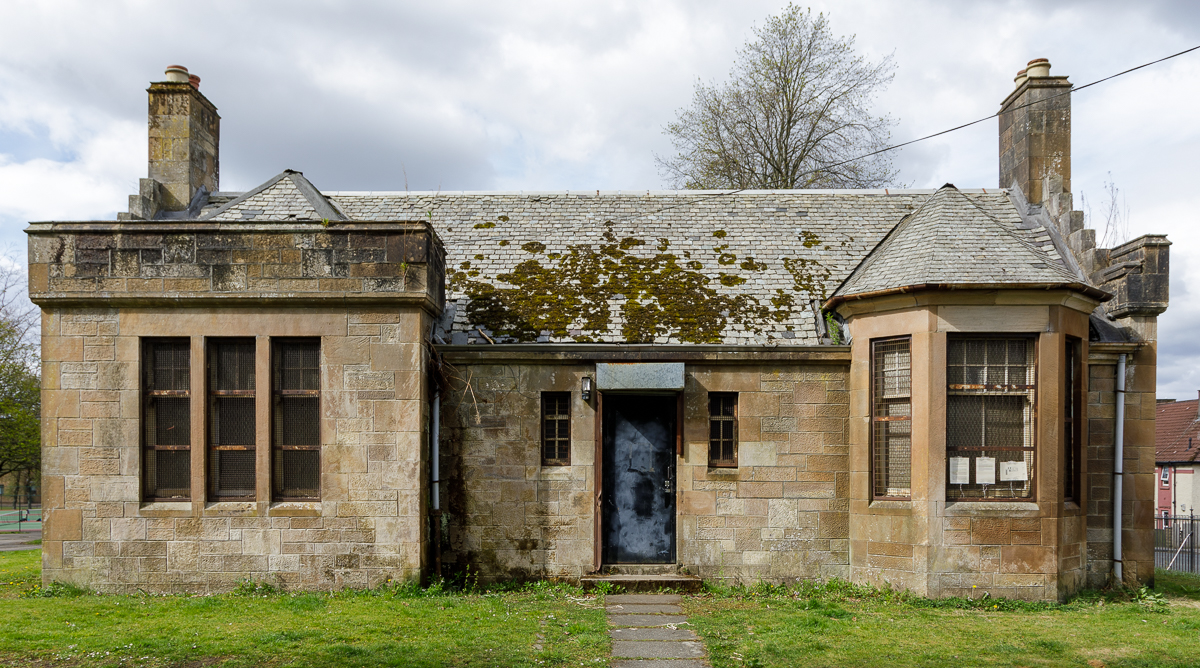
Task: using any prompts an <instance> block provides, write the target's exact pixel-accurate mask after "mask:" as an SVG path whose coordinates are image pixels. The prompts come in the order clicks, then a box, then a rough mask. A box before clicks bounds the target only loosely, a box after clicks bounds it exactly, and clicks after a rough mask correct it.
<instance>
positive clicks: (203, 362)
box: [139, 335, 325, 517]
mask: <svg viewBox="0 0 1200 668" xmlns="http://www.w3.org/2000/svg"><path fill="white" fill-rule="evenodd" d="M139 338H140V339H142V340H149V339H159V340H161V339H162V337H157V336H147V337H139ZM185 338H188V339H189V340H190V342H191V356H190V358H191V367H192V373H191V383H192V387H191V404H192V406H191V408H192V416H191V417H192V439H191V440H192V444H193V447H192V448H191V456H192V471H193V481H192V498H191V499H189V500H182V499H181V500H177V501H165V500H156V499H146V500H143V501H142V503H141V506H140V507H141V509H142V510H143V511H148V512H149V513H151V514H156V511H162V512H167V513H169V514H171V515H174V514H176V513H178V512H184V513H185V514H187V515H190V514H191V511H192V508H193V503H195V502H199V503H200V504H201V505H202V508H203V512H204V514H205V515H208V514H211V513H220V514H226V513H234V514H243V513H254V512H255V511H256V509H257V507H258V505H259V503H260V500H266V505H267V513H268V515H286V516H310V515H311V516H314V517H316V516H320V515H321V502H320V501H319V500H296V499H278V500H277V499H275V498H274V497H273V493H272V490H271V485H272V461H271V457H272V454H273V449H272V446H273V441H272V435H271V434H272V421H271V417H272V415H271V402H272V399H273V396H274V394H273V392H271V391H260V392H257V393H256V394H255V492H256V493H255V499H254V500H238V501H231V500H212V499H209V498H208V482H209V481H208V476H209V473H208V467H207V464H208V462H207V454H208V433H207V428H208V418H209V415H208V412H209V405H208V396H207V393H206V381H207V373H206V367H207V363H208V353H209V343H210V341H212V340H213V339H218V338H228V337H223V336H206V335H192V336H190V337H185ZM235 338H244V337H235ZM253 338H254V339H255V355H254V357H255V360H254V361H255V375H256V377H257V378H258V379H259V380H258V382H259V383H261V382H269V381H270V379H271V378H272V375H271V372H272V371H273V369H272V367H271V365H272V345H271V343H272V341H273V340H274V339H281V340H295V339H296V338H297V337H295V336H271V335H257V336H255V337H253ZM302 338H312V339H317V340H320V338H321V337H319V336H313V337H302ZM139 350H144V347H142V346H139ZM264 379H265V380H264ZM268 390H269V387H268ZM324 442H325V438H324V435H322V437H321V443H322V444H324ZM197 443H199V444H203V445H202V446H199V447H197V446H196V445H195V444H197ZM197 471H200V472H201V476H202V478H201V479H202V480H203V484H201V485H199V486H197V485H196V478H197V476H196V472H197ZM142 475H144V471H143V470H139V477H141V476H142Z"/></svg>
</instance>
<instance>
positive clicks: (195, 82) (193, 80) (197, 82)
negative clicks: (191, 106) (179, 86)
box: [188, 74, 200, 90]
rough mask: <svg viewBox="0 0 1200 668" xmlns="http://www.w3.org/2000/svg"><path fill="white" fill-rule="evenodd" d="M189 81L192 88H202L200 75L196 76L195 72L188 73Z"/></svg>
mask: <svg viewBox="0 0 1200 668" xmlns="http://www.w3.org/2000/svg"><path fill="white" fill-rule="evenodd" d="M188 83H190V84H192V88H195V89H196V90H200V77H198V76H196V75H195V74H189V75H188Z"/></svg>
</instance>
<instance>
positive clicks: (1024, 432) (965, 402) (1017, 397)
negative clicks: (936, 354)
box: [946, 338, 1034, 499]
mask: <svg viewBox="0 0 1200 668" xmlns="http://www.w3.org/2000/svg"><path fill="white" fill-rule="evenodd" d="M1033 346H1034V340H1033V339H1031V338H1005V339H1001V338H987V339H983V338H974V339H968V338H963V339H950V340H949V341H948V342H947V346H946V354H947V367H946V378H947V381H948V385H949V387H948V392H947V397H946V446H947V447H946V450H947V452H946V455H947V456H946V464H947V469H948V470H947V485H946V490H947V492H946V494H947V498H949V499H969V498H983V499H1017V498H1029V497H1031V496H1032V494H1033V471H1034V468H1033V463H1034V460H1033V454H1034V412H1033V406H1034V352H1033V351H1034V348H1033Z"/></svg>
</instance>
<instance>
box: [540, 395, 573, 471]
mask: <svg viewBox="0 0 1200 668" xmlns="http://www.w3.org/2000/svg"><path fill="white" fill-rule="evenodd" d="M570 463H571V393H570V392H543V393H542V465H543V466H565V465H567V464H570Z"/></svg>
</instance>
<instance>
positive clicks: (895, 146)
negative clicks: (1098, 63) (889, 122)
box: [641, 45, 1200, 218]
mask: <svg viewBox="0 0 1200 668" xmlns="http://www.w3.org/2000/svg"><path fill="white" fill-rule="evenodd" d="M1197 49H1200V45H1197V46H1193V47H1192V48H1190V49H1184V50H1183V51H1180V52H1179V53H1173V54H1171V55H1169V56H1166V57H1163V58H1159V59H1158V60H1152V61H1150V62H1148V63H1142V64H1141V65H1138V66H1137V67H1131V68H1129V69H1127V70H1123V71H1121V72H1117V73H1116V74H1112V75H1109V76H1106V77H1104V78H1103V79H1097V80H1095V81H1093V82H1091V83H1086V84H1084V85H1082V86H1078V87H1074V88H1072V89H1071V90H1067V91H1064V92H1062V93H1058V94H1056V95H1051V96H1050V97H1045V98H1042V99H1040V100H1036V101H1034V102H1027V103H1025V104H1023V105H1021V106H1019V107H1013V108H1012V109H1011V110H1010V111H1017V110H1018V109H1024V108H1026V107H1030V106H1033V105H1035V104H1040V103H1042V102H1046V101H1047V100H1053V99H1054V98H1057V97H1062V96H1064V95H1070V94H1072V93H1078V92H1079V91H1081V90H1083V89H1084V88H1090V87H1092V86H1095V85H1096V84H1100V83H1104V82H1105V81H1108V80H1110V79H1116V78H1117V77H1119V76H1123V75H1126V74H1129V73H1130V72H1135V71H1137V70H1140V69H1142V68H1143V67H1150V66H1151V65H1156V64H1158V63H1161V62H1163V61H1164V60H1170V59H1172V58H1178V57H1179V56H1182V55H1184V54H1186V53H1191V52H1192V51H1196V50H1197ZM1003 112H1004V109H1001V110H1000V111H997V112H996V113H994V114H992V115H990V116H985V117H983V118H980V119H979V120H975V121H971V122H970V123H963V124H962V125H956V126H955V127H952V128H949V129H947V130H942V131H940V132H935V133H933V134H930V135H925V136H924V137H918V138H916V139H910V140H909V141H906V142H903V143H900V144H893V145H892V146H887V147H884V148H881V149H879V150H876V151H871V152H870V153H864V154H863V155H860V156H857V157H854V158H849V159H847V160H843V161H841V162H836V163H834V164H832V165H826V166H824V167H823V168H822V169H832V168H834V167H841V166H842V165H846V164H849V163H852V162H857V161H859V160H862V159H864V158H869V157H871V156H873V155H879V154H880V153H887V152H888V151H895V150H896V149H898V148H903V147H905V146H910V145H912V144H916V143H917V142H922V141H925V140H926V139H933V138H934V137H940V136H942V135H944V134H949V133H951V132H954V131H956V130H962V129H963V128H969V127H971V126H972V125H978V124H980V123H983V122H985V121H990V120H992V119H993V118H997V117H998V116H1000V114H1001V113H1003ZM818 171H821V170H817V169H814V170H810V171H807V172H802V173H800V174H799V175H798V176H808V175H809V174H815V173H817V172H818ZM747 190H754V189H753V188H738V189H736V190H730V191H729V192H721V193H712V194H709V195H703V196H701V197H699V198H697V199H694V200H692V201H690V202H680V203H679V204H672V205H671V206H664V207H662V208H661V209H658V210H656V211H654V212H653V213H649V214H646V216H653V215H655V214H658V213H662V212H663V211H669V210H670V209H677V208H679V207H681V206H689V205H692V204H695V203H697V202H701V201H703V200H705V199H710V198H713V197H728V196H729V195H736V194H738V193H740V192H745V191H747ZM641 217H643V218H644V217H645V216H641Z"/></svg>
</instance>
